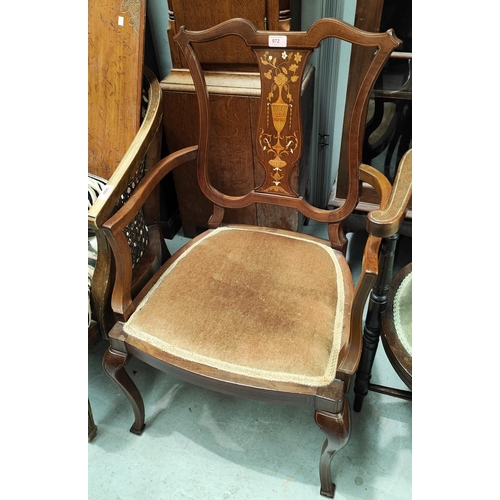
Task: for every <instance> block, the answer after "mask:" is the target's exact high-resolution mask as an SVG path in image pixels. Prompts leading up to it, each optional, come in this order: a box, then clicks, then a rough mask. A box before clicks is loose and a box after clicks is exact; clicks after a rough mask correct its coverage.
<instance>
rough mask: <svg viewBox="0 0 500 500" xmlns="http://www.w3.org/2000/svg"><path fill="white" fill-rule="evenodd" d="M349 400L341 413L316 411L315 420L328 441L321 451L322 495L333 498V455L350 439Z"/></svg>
mask: <svg viewBox="0 0 500 500" xmlns="http://www.w3.org/2000/svg"><path fill="white" fill-rule="evenodd" d="M348 406H349V405H348V403H347V400H344V406H343V408H342V411H341V412H339V413H328V412H326V411H322V410H316V412H315V414H314V418H315V421H316V423H317V424H318V425H319V427H320V428H321V430H322V431H323V432H324V433H325V434H326V441H325V443H324V445H323V449H322V451H321V458H320V462H319V477H320V481H321V490H320V493H321V495H323V496H325V497H329V498H333V496H334V494H335V484H334V483H333V481H332V473H331V469H330V465H331V462H332V458H333V455H334V454H335V453H337V452H338V451H339V450H340V449H341V448H342V447H343V446H344V445H345V444H346V443H347V440H348V439H349V432H350V431H349V427H350V422H349V408H348Z"/></svg>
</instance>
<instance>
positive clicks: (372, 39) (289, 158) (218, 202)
mask: <svg viewBox="0 0 500 500" xmlns="http://www.w3.org/2000/svg"><path fill="white" fill-rule="evenodd" d="M230 35H237V36H239V37H241V38H242V39H243V40H244V41H245V43H246V44H247V45H248V46H249V47H251V48H252V50H253V51H254V53H255V55H256V58H257V61H258V64H259V70H260V81H261V102H260V111H259V119H258V125H257V127H256V128H257V137H256V138H255V147H256V152H257V155H258V158H259V163H260V165H261V166H262V167H263V169H264V171H265V175H264V181H263V183H262V184H261V185H260V186H257V187H256V188H255V189H253V190H252V191H251V192H249V193H247V194H245V195H243V196H231V195H227V194H224V193H221V192H220V191H219V190H217V189H216V188H215V187H214V186H213V185H212V184H211V182H210V178H209V174H208V154H209V138H210V106H209V97H208V91H207V85H206V82H205V78H204V75H203V71H202V68H201V65H200V63H199V62H198V60H197V58H196V54H195V51H194V50H193V44H197V43H202V42H210V41H213V40H216V39H219V38H222V37H225V36H230ZM328 37H335V38H338V39H340V40H344V41H346V42H350V43H353V44H360V45H363V46H369V47H373V54H374V55H373V59H372V61H371V64H370V66H369V68H368V70H367V71H366V74H365V77H364V79H363V81H362V84H361V87H360V89H359V92H358V95H357V98H356V101H355V103H354V106H353V109H352V111H351V112H350V113H351V115H350V124H349V143H348V148H349V167H348V170H349V171H348V195H347V198H346V202H345V203H344V204H343V205H342V206H341V207H339V208H336V209H334V210H325V209H321V208H316V207H314V206H312V205H311V204H310V203H308V202H307V201H306V200H305V199H303V197H302V196H300V195H299V194H298V193H296V192H295V191H294V189H293V187H292V185H293V183H292V178H293V176H294V175H297V171H296V170H297V165H298V161H299V159H300V155H301V152H302V130H301V119H300V116H301V115H300V101H301V99H300V96H301V87H302V77H303V75H304V69H305V67H306V63H307V60H308V58H309V55H310V54H311V53H312V51H313V50H314V49H315V48H317V47H318V46H319V44H320V42H321V41H322V40H323V39H325V38H328ZM175 40H176V41H177V43H178V44H179V46H180V47H181V49H182V51H183V53H184V55H185V57H186V60H187V62H188V65H189V69H190V71H191V75H192V77H193V81H194V85H195V89H196V92H197V95H198V105H199V111H200V117H199V120H200V122H199V123H200V142H199V154H198V182H199V184H200V188H201V190H202V191H203V193H204V194H205V196H207V198H208V199H210V200H211V201H212V202H213V203H214V204H215V208H214V215H213V216H212V220H211V223H212V226H213V227H215V226H217V225H218V224H219V223H220V222H221V221H222V217H223V213H224V208H241V207H246V206H248V205H250V204H252V203H268V204H273V205H274V204H279V205H285V206H289V207H294V208H296V209H298V210H299V211H300V212H301V213H302V214H303V215H305V216H306V217H308V218H310V219H313V220H317V221H320V222H329V223H331V224H335V223H339V222H341V221H342V220H343V219H345V217H347V216H348V215H349V214H350V213H351V212H352V211H353V210H354V208H355V207H356V205H357V203H358V191H359V174H358V169H359V166H360V164H361V152H362V141H363V132H364V127H365V123H364V122H365V116H366V107H367V103H368V99H369V95H370V92H371V90H372V88H373V85H374V83H375V80H376V78H377V76H378V74H379V73H380V71H381V70H382V67H383V66H384V64H385V62H386V60H387V59H388V57H389V55H390V53H391V52H392V51H393V50H394V48H395V47H397V46H398V45H399V43H400V40H399V39H398V38H397V37H396V36H395V35H394V33H393V32H392V30H389V31H388V32H386V33H381V34H378V33H376V34H373V33H367V32H364V31H362V30H359V29H357V28H354V27H352V26H350V25H348V24H346V23H344V22H342V21H339V20H337V19H321V20H319V21H317V22H316V23H315V24H313V25H312V26H311V28H310V29H309V30H308V31H307V32H269V31H257V30H256V28H255V27H254V26H253V25H252V24H251V23H250V22H249V21H246V20H244V19H233V20H230V21H226V22H225V23H222V24H220V25H218V26H216V27H214V28H212V29H209V30H206V31H203V32H193V31H187V30H186V29H185V28H184V27H182V28H181V29H180V31H179V33H178V34H177V35H176V37H175Z"/></svg>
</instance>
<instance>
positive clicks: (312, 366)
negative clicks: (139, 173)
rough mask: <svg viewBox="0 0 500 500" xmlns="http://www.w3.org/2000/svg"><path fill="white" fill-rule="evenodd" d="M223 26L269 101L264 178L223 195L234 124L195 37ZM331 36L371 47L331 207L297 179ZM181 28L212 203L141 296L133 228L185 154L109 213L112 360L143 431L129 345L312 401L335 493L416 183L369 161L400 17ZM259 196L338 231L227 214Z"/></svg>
mask: <svg viewBox="0 0 500 500" xmlns="http://www.w3.org/2000/svg"><path fill="white" fill-rule="evenodd" d="M226 36H233V37H235V36H236V37H240V38H241V39H242V40H244V42H245V44H246V46H248V48H249V50H251V51H253V52H254V54H255V57H256V61H257V62H258V65H259V70H260V81H261V104H260V113H259V116H255V119H256V120H258V126H257V127H256V130H257V134H256V137H255V142H254V147H255V149H256V156H257V157H258V158H259V165H255V172H256V184H255V188H254V189H253V190H251V191H250V192H248V193H244V194H241V195H239V196H234V195H231V196H230V195H227V194H224V193H222V192H220V191H219V190H218V189H217V188H216V187H215V186H214V185H213V184H212V182H211V181H212V179H211V176H210V169H209V150H210V144H211V141H214V140H215V141H224V140H231V137H227V136H222V135H220V136H219V135H217V130H216V129H215V128H212V127H211V116H210V98H209V95H208V92H207V87H206V83H205V79H204V74H203V68H202V66H201V65H200V64H199V63H198V61H197V58H196V46H197V44H200V43H209V42H210V41H212V40H218V39H221V38H223V37H226ZM327 37H337V38H339V39H341V40H345V41H347V42H349V43H353V44H360V45H362V46H365V47H367V49H368V50H371V52H372V56H373V57H372V61H371V64H370V66H369V67H368V68H367V69H366V71H365V74H364V79H363V84H362V85H361V88H360V91H359V94H358V96H357V99H356V102H355V103H354V107H353V108H352V109H351V110H350V111H349V113H350V124H349V137H350V141H349V145H348V148H349V182H348V185H349V193H348V196H347V199H346V201H345V203H344V204H343V205H342V206H341V207H340V208H337V209H334V210H328V209H325V208H321V207H319V208H318V207H314V206H313V205H312V204H311V203H310V202H309V201H308V200H306V199H304V198H303V197H301V196H299V195H298V194H297V192H296V190H295V186H296V185H297V182H296V179H297V176H299V175H300V173H299V172H298V163H299V158H300V156H301V152H302V130H301V111H300V87H301V78H302V76H303V74H304V68H305V67H306V63H307V60H308V57H309V56H310V54H311V52H312V51H313V50H314V49H315V48H317V47H318V45H319V44H320V42H321V41H322V40H323V39H325V38H327ZM175 39H176V42H177V43H178V44H179V47H180V48H181V50H182V53H183V54H184V57H185V58H186V61H187V64H188V66H189V69H190V72H191V75H192V78H193V81H194V85H195V88H196V93H197V96H198V103H199V116H198V117H195V116H193V120H194V119H198V120H199V144H198V154H197V178H198V184H199V186H200V188H201V190H202V192H203V193H204V194H205V196H206V197H207V198H208V199H209V200H210V201H211V202H212V203H213V214H212V216H211V218H210V220H209V224H208V226H209V229H208V230H207V231H205V232H203V233H202V234H200V235H199V236H197V237H195V238H193V239H192V240H191V241H190V242H189V243H187V244H186V245H185V246H184V247H183V248H181V249H180V250H179V251H178V252H176V253H175V254H174V255H173V256H172V257H171V258H169V259H168V260H167V262H166V263H165V264H164V265H163V266H162V267H161V268H160V270H159V271H158V272H156V273H155V275H154V276H153V278H152V279H151V280H150V281H149V282H148V283H147V285H146V286H144V288H143V289H142V290H141V291H140V292H139V293H138V295H137V296H136V297H135V298H133V295H132V290H131V278H132V258H131V255H130V248H129V246H128V244H127V240H126V236H125V234H124V232H123V231H124V228H126V227H127V225H128V224H129V223H130V222H131V221H132V220H133V218H134V217H135V214H136V213H137V211H138V210H140V208H141V207H142V206H143V204H144V203H145V202H146V201H147V200H148V199H149V198H150V197H151V196H153V194H154V190H155V188H156V187H157V186H158V183H159V182H160V180H161V179H162V178H163V177H164V176H165V175H167V174H168V173H169V172H170V171H171V170H172V169H174V168H177V167H178V165H180V163H181V161H171V162H164V163H161V162H160V163H161V164H160V165H159V166H157V167H156V168H155V169H154V170H153V171H151V172H150V173H148V174H146V176H145V177H144V179H143V180H142V182H141V184H140V185H139V186H138V187H137V189H136V191H135V192H134V193H133V194H132V196H131V197H130V199H129V200H128V201H127V203H126V204H125V205H124V206H123V207H122V208H121V209H120V210H119V211H118V212H117V213H116V214H115V215H113V217H111V218H110V219H109V220H108V221H106V222H105V224H104V225H103V231H104V232H105V234H106V237H107V239H108V241H109V244H110V246H111V248H112V250H113V254H114V256H115V262H116V274H115V284H114V289H113V295H112V307H113V311H114V313H115V315H116V317H117V318H118V321H117V323H116V324H115V326H114V327H113V328H112V330H111V331H110V332H109V340H110V347H109V349H108V351H107V352H106V354H105V356H104V360H103V365H104V368H105V370H106V372H107V374H108V375H109V376H110V377H111V378H112V379H113V380H114V381H115V382H116V383H117V384H118V386H119V387H120V388H121V390H122V391H123V392H124V393H125V395H126V396H127V398H128V399H129V401H130V403H131V405H132V409H133V411H134V415H135V421H134V423H133V425H132V428H131V429H130V430H131V432H133V433H136V434H141V433H142V432H143V430H144V427H145V409H144V404H143V400H142V397H141V395H140V393H139V390H138V389H137V387H136V385H135V384H134V382H133V381H132V380H131V378H130V377H129V375H128V374H127V372H126V370H125V365H126V363H127V361H128V360H129V359H130V357H131V356H135V357H137V358H138V359H140V360H142V361H144V362H145V363H148V364H150V365H152V366H154V367H157V368H159V369H162V370H165V371H166V372H169V373H171V374H173V375H175V376H176V377H179V378H181V379H183V380H185V381H188V382H191V383H194V384H198V385H200V386H202V387H206V388H210V389H213V390H215V391H221V392H223V393H226V394H231V395H240V396H245V397H250V398H256V399H261V400H265V401H271V402H275V403H282V404H283V403H290V404H299V405H307V406H310V407H311V408H312V409H313V412H314V419H315V421H316V423H317V424H318V426H319V427H320V428H321V429H322V430H323V431H324V433H325V434H326V441H325V444H324V446H323V449H322V451H321V455H320V466H319V476H320V482H321V493H322V494H323V495H325V496H329V497H333V494H334V489H335V486H334V484H333V483H332V479H331V471H330V465H331V459H332V457H333V455H334V454H335V453H336V452H337V451H338V450H339V449H340V448H342V447H343V446H344V444H345V443H346V441H347V439H348V437H349V432H350V424H349V404H348V401H347V399H346V397H345V394H346V392H347V391H348V388H349V383H350V380H351V377H352V376H353V375H354V374H355V372H356V369H357V367H358V362H359V358H360V354H361V347H362V313H363V306H364V304H365V302H366V299H367V296H368V294H369V292H370V290H371V288H372V286H373V283H374V281H375V278H376V275H377V272H378V260H377V257H378V248H379V244H380V240H381V238H385V237H389V236H391V235H392V234H394V233H395V232H396V231H397V229H398V224H399V223H400V221H401V220H402V218H404V214H405V209H406V203H407V202H408V199H409V196H410V193H411V172H399V173H398V179H399V180H398V182H397V183H395V185H396V186H397V189H395V190H392V187H391V184H390V183H389V181H388V180H387V179H386V178H385V177H384V176H383V174H381V173H380V172H378V171H377V170H375V169H373V168H371V167H369V166H366V165H362V163H361V149H362V141H363V130H364V125H365V119H366V107H367V103H368V97H369V94H370V91H371V89H372V87H373V83H374V81H375V79H376V78H377V75H378V74H379V73H380V71H381V69H382V67H383V65H384V63H385V61H386V60H387V58H388V57H389V54H390V53H391V51H392V50H393V49H394V48H395V47H397V46H398V44H399V40H398V39H397V37H396V36H395V35H394V33H393V32H392V31H391V30H389V31H388V32H387V33H368V32H363V31H361V30H359V29H356V28H353V27H352V26H349V25H348V24H345V23H343V22H341V21H338V20H335V19H322V20H320V21H318V22H316V23H315V24H314V25H313V26H312V27H311V28H310V29H309V30H308V31H307V32H288V33H286V34H284V33H283V32H269V31H258V30H256V29H255V27H254V26H253V25H252V24H251V23H250V22H248V21H246V20H242V19H234V20H230V21H226V22H224V23H221V24H220V25H217V26H215V27H213V28H211V29H208V30H204V31H200V32H191V31H187V30H186V29H184V28H182V29H181V30H180V32H179V33H178V34H177V35H176V37H175ZM228 119H230V117H228ZM235 126H248V124H235ZM195 153H196V147H194V148H193V150H192V154H193V156H194V155H195ZM171 156H175V154H174V155H171ZM242 156H244V155H242ZM238 160H239V159H238V158H227V161H228V162H231V163H232V164H233V165H234V168H235V169H238V168H240V167H239V165H238ZM179 168H181V167H179ZM361 182H368V183H370V184H371V185H373V187H374V188H375V189H376V190H377V192H378V193H379V197H380V210H378V211H376V212H374V213H372V214H371V215H370V220H371V225H370V231H371V235H370V236H369V238H368V241H367V244H366V248H365V253H364V261H363V266H362V272H361V276H360V278H359V280H358V282H357V285H356V287H354V284H353V278H352V275H351V272H350V269H349V266H348V264H347V261H346V258H345V251H346V246H347V239H346V238H345V235H344V233H343V230H342V221H343V220H344V219H345V218H346V217H347V216H348V215H349V214H350V213H351V212H352V211H353V210H354V208H355V207H356V204H357V202H358V196H359V189H360V184H361ZM255 204H270V205H274V206H282V207H287V208H288V209H295V210H298V211H299V212H301V213H302V214H303V215H304V216H305V217H307V218H309V219H312V220H315V221H318V222H323V223H325V224H326V225H327V226H328V236H329V240H323V239H320V238H316V237H312V236H308V235H306V234H303V233H299V232H293V231H288V230H284V229H279V228H269V227H256V226H248V225H226V224H224V213H225V210H226V209H238V208H244V207H249V206H254V205H255ZM285 451H286V450H285Z"/></svg>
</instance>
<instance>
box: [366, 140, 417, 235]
mask: <svg viewBox="0 0 500 500" xmlns="http://www.w3.org/2000/svg"><path fill="white" fill-rule="evenodd" d="M411 193H412V150H411V149H410V150H409V151H407V152H406V153H405V154H404V156H403V157H402V158H401V161H400V162H399V166H398V170H397V172H396V177H395V179H394V184H393V186H392V192H391V196H390V198H389V202H388V204H387V206H386V207H383V206H382V205H381V207H380V209H378V210H374V211H372V212H370V213H369V214H368V218H367V222H366V229H367V231H368V232H369V233H370V234H373V235H374V236H379V237H381V238H387V237H388V236H392V235H393V234H396V233H397V232H398V231H399V228H400V227H401V224H402V223H403V220H404V218H405V215H406V210H407V208H408V203H409V201H410V198H411Z"/></svg>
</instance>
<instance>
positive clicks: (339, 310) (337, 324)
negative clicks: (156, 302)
mask: <svg viewBox="0 0 500 500" xmlns="http://www.w3.org/2000/svg"><path fill="white" fill-rule="evenodd" d="M222 231H258V232H259V230H258V229H252V228H240V227H220V228H217V229H215V230H213V231H211V232H210V233H209V234H208V235H206V236H205V237H204V238H202V239H200V240H199V241H198V242H197V243H196V244H194V245H192V246H191V247H190V248H189V249H188V250H187V251H186V252H184V253H183V254H182V255H181V256H180V257H179V258H178V259H177V260H176V261H175V262H174V263H173V264H172V265H171V266H170V267H169V268H168V269H167V270H166V271H165V273H164V274H163V276H162V277H161V278H160V279H159V280H158V281H157V282H156V284H155V285H154V286H153V288H152V289H151V290H150V291H149V292H148V294H147V295H146V296H145V298H144V299H143V300H142V302H141V304H140V305H139V306H138V308H137V310H136V311H135V312H134V313H133V314H132V315H131V317H130V318H129V320H128V321H127V322H126V323H125V325H124V330H125V332H127V333H128V334H130V335H132V336H133V337H135V338H137V339H138V340H144V341H147V342H148V343H150V344H151V345H154V346H156V347H157V348H159V349H161V350H162V351H164V352H168V353H170V354H172V355H174V356H177V357H179V358H182V359H185V360H188V361H192V362H197V363H201V364H204V365H207V366H211V367H213V368H216V369H220V370H222V371H225V372H229V373H235V374H239V375H244V376H249V377H254V378H260V379H266V380H274V381H285V382H295V383H300V384H304V385H308V386H326V385H328V384H330V383H331V381H332V380H333V379H334V378H335V375H336V370H337V363H338V355H339V352H340V346H341V340H342V328H343V321H344V295H345V290H344V282H343V278H342V276H343V275H342V269H341V266H340V263H339V262H338V258H337V256H336V253H335V251H334V250H333V249H332V248H330V247H329V246H327V245H323V244H321V243H319V242H315V241H312V240H308V239H304V238H301V237H300V236H293V235H285V234H282V233H269V234H272V235H275V236H279V237H285V238H291V239H296V240H299V241H302V242H306V243H310V244H314V245H317V246H319V247H321V248H322V249H323V250H325V251H326V252H327V253H328V254H329V256H330V258H331V260H332V263H333V265H334V270H335V273H336V276H337V284H338V288H337V292H338V297H337V301H336V306H335V311H334V322H333V325H332V337H331V342H332V345H331V348H330V353H329V359H328V361H327V362H326V366H325V371H324V373H322V374H321V375H319V376H315V375H310V374H304V373H291V372H282V371H273V370H268V369H265V368H256V367H252V366H247V365H244V364H239V363H233V362H230V361H224V360H220V359H218V358H213V357H210V356H206V355H204V354H201V353H199V352H194V351H191V350H186V349H184V348H182V347H179V346H177V345H173V344H171V343H169V342H168V341H166V340H165V339H160V338H158V337H157V336H154V335H151V334H150V333H148V332H146V331H144V330H143V329H141V328H140V320H139V326H135V325H134V320H135V319H136V317H137V314H139V313H140V311H141V309H142V308H143V307H144V305H145V304H146V303H147V301H148V300H149V299H150V297H151V296H152V295H153V294H154V293H155V292H156V290H157V289H158V287H159V286H160V285H161V283H162V282H163V281H164V280H165V278H166V277H167V276H168V275H169V274H170V273H171V272H172V271H173V270H174V269H175V267H176V266H177V265H179V263H180V262H182V261H183V260H184V259H186V258H187V257H188V256H189V254H190V253H191V252H192V251H193V249H194V248H196V247H197V246H198V245H199V244H201V243H203V242H206V240H207V239H208V238H213V237H215V236H216V235H217V234H219V233H220V232H222ZM260 232H263V231H260Z"/></svg>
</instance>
